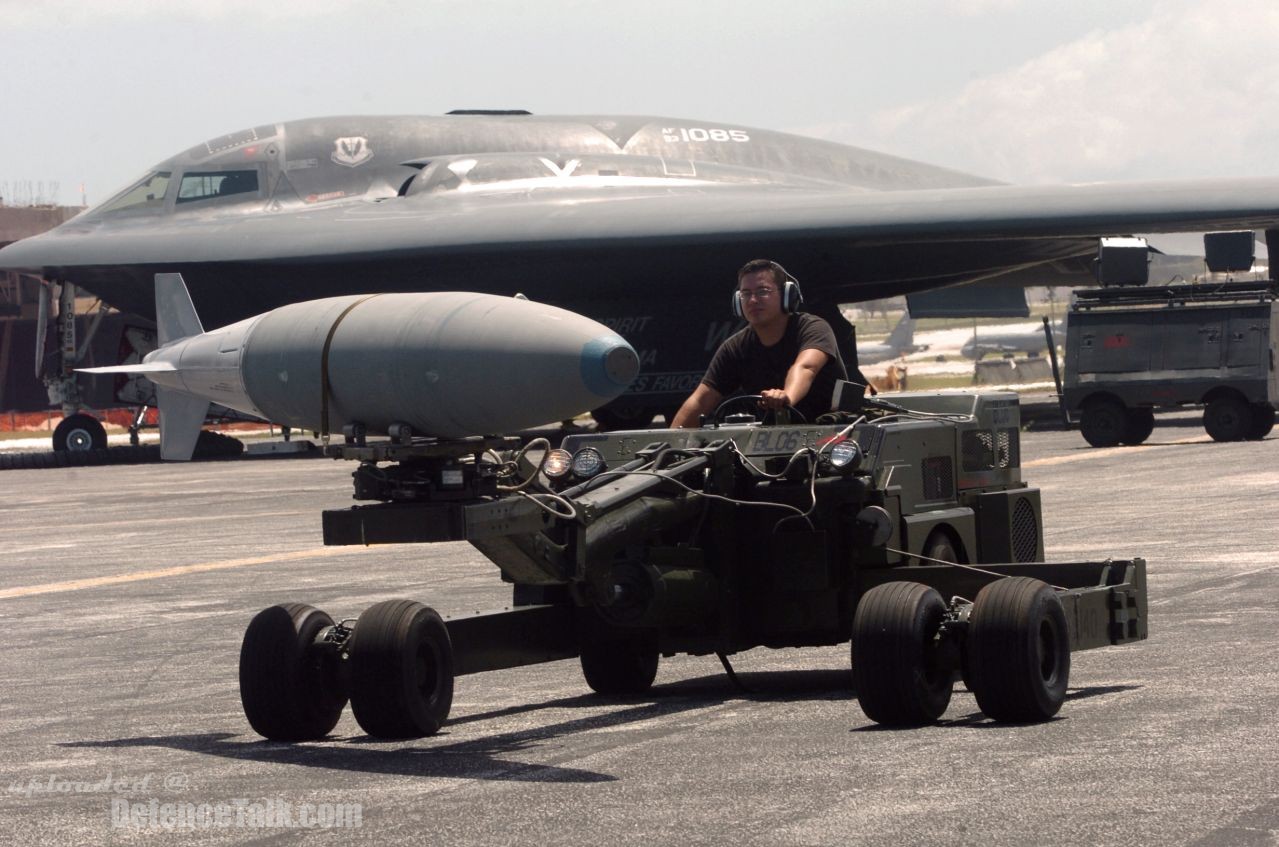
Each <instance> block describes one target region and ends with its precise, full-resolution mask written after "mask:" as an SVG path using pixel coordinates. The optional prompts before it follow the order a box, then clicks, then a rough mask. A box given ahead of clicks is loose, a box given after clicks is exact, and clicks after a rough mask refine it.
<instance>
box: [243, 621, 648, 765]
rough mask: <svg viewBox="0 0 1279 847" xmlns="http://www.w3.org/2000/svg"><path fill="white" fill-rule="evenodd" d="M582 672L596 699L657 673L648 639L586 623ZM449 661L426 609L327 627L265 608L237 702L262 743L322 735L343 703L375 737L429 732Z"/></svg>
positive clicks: (450, 669)
mask: <svg viewBox="0 0 1279 847" xmlns="http://www.w3.org/2000/svg"><path fill="white" fill-rule="evenodd" d="M579 642H580V643H579V652H580V659H581V664H582V672H583V675H584V676H585V677H586V682H587V684H588V685H589V686H590V687H591V688H592V689H593V690H595V691H597V692H599V693H601V694H609V695H620V694H637V693H641V692H643V691H646V690H648V688H649V687H650V686H652V684H653V679H654V678H655V677H656V676H657V665H658V660H659V655H658V649H657V643H656V640H655V639H653V640H645V639H637V638H635V637H633V636H627V635H624V634H619V633H617V632H614V631H611V630H609V629H608V628H607V627H606V626H605V625H604V624H603V623H602V622H600V621H596V620H594V619H591V620H588V621H586V622H585V623H584V625H583V626H582V627H581V632H580V634H579ZM454 672H455V656H454V652H453V643H452V639H451V638H450V636H449V631H448V627H447V625H446V624H445V623H444V621H443V620H442V619H441V618H440V616H439V614H438V613H436V611H435V610H434V609H432V608H430V607H429V606H424V605H422V604H421V603H417V602H414V601H412V600H387V601H384V602H382V603H378V604H376V605H374V606H372V607H370V608H369V609H368V610H367V611H365V612H364V614H362V615H360V617H359V619H358V620H356V621H342V622H340V623H335V622H334V620H333V618H332V617H330V616H329V615H328V614H326V613H324V612H322V611H320V610H319V609H316V608H314V607H313V606H308V605H306V604H304V603H286V604H282V605H279V606H272V607H270V608H268V609H264V610H262V611H261V612H259V613H258V614H257V616H256V617H254V618H253V620H252V621H251V622H250V623H249V628H248V630H247V631H246V632H245V634H244V641H243V643H242V644H241V646H240V701H241V703H242V704H243V706H244V714H245V717H247V718H248V720H249V725H250V726H252V727H253V729H254V731H256V732H257V733H258V734H259V735H261V736H263V737H265V738H269V739H271V740H272V741H311V740H315V739H318V738H323V737H324V736H326V735H328V734H329V733H330V732H331V731H332V730H333V727H335V726H336V725H337V722H338V719H339V718H340V717H341V716H342V709H343V708H344V707H345V706H346V704H347V702H348V701H349V702H350V704H351V712H352V713H353V714H354V715H355V720H356V722H357V723H358V724H359V725H360V728H361V729H363V730H364V731H365V732H366V733H368V734H369V735H371V736H374V737H376V738H420V737H423V736H428V735H434V734H435V733H436V732H438V731H439V729H440V727H441V726H442V725H443V724H444V721H445V719H446V718H447V717H448V714H449V709H450V708H451V707H452V705H453V679H454Z"/></svg>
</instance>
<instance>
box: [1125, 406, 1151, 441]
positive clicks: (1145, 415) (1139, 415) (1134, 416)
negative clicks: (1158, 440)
mask: <svg viewBox="0 0 1279 847" xmlns="http://www.w3.org/2000/svg"><path fill="white" fill-rule="evenodd" d="M1154 431H1155V412H1154V410H1153V409H1151V408H1149V407H1138V408H1136V409H1129V410H1128V412H1127V414H1126V415H1125V416H1124V431H1123V434H1122V435H1121V436H1120V437H1119V440H1120V441H1122V442H1123V443H1124V444H1131V445H1133V446H1136V445H1138V444H1142V443H1144V442H1145V440H1146V439H1147V438H1149V437H1150V433H1152V432H1154Z"/></svg>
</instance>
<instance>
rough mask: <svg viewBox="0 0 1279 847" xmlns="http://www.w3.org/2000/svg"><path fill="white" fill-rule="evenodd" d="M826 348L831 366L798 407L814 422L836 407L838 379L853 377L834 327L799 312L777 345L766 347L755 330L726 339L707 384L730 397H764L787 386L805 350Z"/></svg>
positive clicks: (706, 381) (817, 377)
mask: <svg viewBox="0 0 1279 847" xmlns="http://www.w3.org/2000/svg"><path fill="white" fill-rule="evenodd" d="M810 348H811V349H814V350H820V351H822V352H823V353H825V354H826V356H827V359H826V364H825V365H824V366H823V367H822V369H821V370H820V371H818V372H817V376H816V377H815V378H814V379H813V385H812V387H811V388H809V390H808V394H807V395H805V397H804V399H803V400H800V401H799V402H798V403H796V404H795V408H797V409H799V411H800V412H801V413H802V414H803V415H804V417H805V418H806V419H807V420H808V421H809V422H812V421H813V420H814V419H816V417H817V416H818V415H820V414H823V413H825V412H829V411H830V408H831V396H832V395H833V394H834V393H835V380H837V379H847V378H848V374H847V372H846V371H845V370H844V362H843V360H842V359H840V358H839V346H838V345H837V344H836V343H835V332H834V331H833V330H832V329H831V328H830V324H828V323H826V321H824V320H822V319H821V318H819V317H817V316H816V315H810V314H808V313H806V312H796V313H794V314H792V315H791V316H790V319H789V320H788V321H787V322H786V332H785V333H784V334H783V335H782V339H781V340H780V341H778V342H777V343H776V344H774V345H773V346H772V347H765V346H764V344H763V343H762V342H761V341H760V340H759V336H758V335H756V334H755V331H754V330H752V329H751V328H750V327H749V326H748V327H745V328H743V329H742V330H740V331H738V332H735V333H733V334H732V335H730V336H729V337H728V338H726V339H724V343H723V344H721V345H719V349H718V350H716V351H715V357H714V358H713V359H711V364H710V367H709V368H707V369H706V376H704V377H702V382H704V383H706V384H707V385H709V386H710V387H711V388H713V389H715V390H716V391H718V392H719V393H720V394H723V395H724V396H725V397H728V396H730V395H732V394H760V393H762V392H763V391H764V389H766V388H785V387H786V374H787V372H788V371H789V370H790V369H791V365H793V364H795V359H796V357H798V356H799V354H800V352H801V351H804V350H808V349H810Z"/></svg>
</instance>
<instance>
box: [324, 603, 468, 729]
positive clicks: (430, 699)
mask: <svg viewBox="0 0 1279 847" xmlns="http://www.w3.org/2000/svg"><path fill="white" fill-rule="evenodd" d="M348 661H350V663H351V711H352V712H353V713H354V714H355V720H356V722H358V723H359V725H360V728H361V729H363V730H364V731H365V732H367V733H368V734H369V735H372V736H374V737H375V738H420V737H422V736H426V735H434V734H435V733H437V732H439V731H440V727H441V726H443V725H444V721H445V720H446V719H447V718H448V716H449V709H450V708H451V707H452V705H453V643H452V641H451V640H450V639H449V631H448V628H447V627H446V626H445V625H444V621H443V620H442V619H441V618H440V616H439V615H438V614H437V613H436V611H435V610H434V609H432V608H431V607H429V606H424V605H422V604H421V603H417V602H414V601H412V600H386V601H384V602H381V603H377V604H375V605H373V606H371V607H369V609H368V610H367V611H365V613H364V614H362V615H360V618H359V620H358V621H356V623H355V632H354V633H352V635H351V641H350V649H349V659H348Z"/></svg>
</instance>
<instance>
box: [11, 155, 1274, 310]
mask: <svg viewBox="0 0 1279 847" xmlns="http://www.w3.org/2000/svg"><path fill="white" fill-rule="evenodd" d="M107 227H108V224H106V223H96V222H87V223H84V224H80V225H78V224H77V222H75V221H73V222H71V223H69V224H65V225H63V226H62V227H60V228H59V229H57V230H55V231H53V232H51V233H48V234H46V235H44V236H40V237H37V238H33V239H29V240H26V241H22V242H18V243H16V244H14V245H11V246H9V247H7V248H5V249H4V250H3V251H0V267H5V268H11V269H28V270H36V271H44V272H47V273H48V272H52V273H53V274H55V275H59V276H62V277H64V278H71V279H73V280H74V279H75V277H76V274H75V273H74V272H73V270H74V269H75V268H89V269H93V268H105V267H111V266H119V265H121V264H128V265H132V266H135V267H139V268H140V269H141V270H142V272H150V271H153V270H155V269H162V270H172V271H184V270H186V269H192V273H190V274H189V276H188V279H193V280H194V282H193V284H192V294H193V296H195V297H196V301H197V305H198V306H200V307H201V309H202V310H204V309H206V308H208V306H207V305H206V304H207V301H208V300H209V299H211V298H212V296H213V294H212V292H211V291H210V290H208V289H204V290H202V289H201V287H200V278H201V274H200V273H199V271H198V268H200V267H202V266H206V267H212V266H217V267H218V268H219V269H226V268H230V267H234V266H236V265H243V266H245V267H246V268H252V269H253V271H254V273H256V274H257V275H258V276H259V277H261V278H262V281H261V285H262V286H263V287H269V285H270V281H271V280H270V277H271V274H270V273H266V274H263V273H262V271H263V270H267V271H271V270H275V271H276V272H280V271H282V270H283V269H285V268H294V269H295V270H296V268H298V267H308V268H311V269H312V270H314V271H315V272H316V275H317V279H318V278H319V276H320V275H322V274H328V275H330V276H333V275H335V274H339V271H337V270H335V269H340V268H343V267H345V269H346V271H345V272H346V277H347V281H346V284H345V290H358V286H356V285H355V284H354V282H353V281H352V280H351V279H350V277H351V265H353V264H359V265H361V266H373V267H379V268H382V269H383V271H384V272H383V274H382V276H381V278H380V279H379V282H380V290H394V289H405V290H407V289H411V288H413V287H414V286H415V285H421V284H425V285H426V288H427V290H433V289H435V288H437V287H440V286H454V287H462V288H469V289H471V290H481V291H482V290H493V291H506V290H528V293H530V294H533V295H534V296H546V297H551V298H555V297H563V296H566V295H567V293H569V292H572V293H575V294H580V293H581V292H580V287H578V284H577V283H576V281H575V280H572V281H568V280H563V279H560V280H559V282H558V284H559V285H560V286H561V287H560V288H557V287H556V285H557V282H556V280H554V279H551V277H553V276H555V275H561V276H562V275H563V274H565V273H571V269H572V268H574V267H575V266H576V265H577V264H578V263H580V262H581V261H583V260H585V261H587V262H590V263H592V264H593V266H594V267H595V268H602V269H604V270H605V271H606V274H605V278H611V279H614V280H616V281H617V282H619V283H626V282H644V284H647V285H652V286H656V287H657V288H661V287H662V285H663V283H662V281H661V280H662V279H669V280H671V282H670V284H671V285H672V286H675V285H678V286H681V287H683V286H686V285H687V284H688V282H689V280H690V279H696V278H698V277H699V276H702V275H704V274H717V277H716V278H718V277H722V276H723V275H724V273H725V270H724V269H725V268H730V269H731V268H732V267H736V266H737V265H739V264H740V263H741V261H744V260H745V259H747V258H750V257H751V256H753V255H772V256H777V257H780V258H783V259H784V261H785V262H786V263H787V265H788V267H790V269H791V270H792V271H793V272H794V273H796V275H798V276H799V277H800V278H801V279H803V280H804V284H805V293H806V294H807V295H808V297H809V298H810V299H820V300H827V301H830V300H835V301H840V302H849V301H856V300H864V299H869V298H873V297H881V296H885V295H888V294H901V293H908V292H910V291H918V290H924V289H927V288H935V287H939V286H942V285H948V284H953V283H957V282H966V281H972V280H977V279H987V278H992V277H997V276H999V275H1001V274H1009V273H1016V272H1020V271H1024V270H1025V269H1028V268H1034V267H1036V266H1041V265H1045V264H1046V263H1050V262H1054V261H1058V260H1064V259H1070V258H1074V257H1079V256H1083V255H1088V254H1091V253H1092V252H1093V251H1094V250H1095V249H1096V242H1095V239H1096V238H1097V237H1098V236H1102V235H1110V234H1117V233H1132V232H1173V231H1202V230H1215V229H1279V178H1265V179H1213V180H1196V181H1175V182H1174V181H1165V182H1143V183H1095V184H1083V185H1065V186H1004V185H1000V186H986V187H975V188H945V189H923V190H904V191H856V190H841V189H825V188H823V189H820V190H819V189H813V188H789V187H786V188H783V187H778V186H770V185H725V184H716V183H707V184H700V185H699V184H684V185H672V186H663V187H651V186H646V187H635V186H631V187H619V188H616V189H599V188H592V189H590V190H587V189H583V188H551V187H534V188H527V187H526V188H523V189H520V190H515V191H477V192H461V191H454V192H441V193H423V194H416V195H415V194H409V195H407V196H397V197H391V198H387V199H382V200H378V201H365V200H361V201H357V202H347V203H342V204H337V205H333V206H330V207H316V208H305V209H300V210H285V211H278V212H259V213H252V214H238V215H226V216H223V217H218V218H212V219H210V218H184V217H182V216H177V215H174V216H170V217H167V218H164V219H160V220H156V219H150V220H148V221H147V222H146V223H145V224H142V223H139V224H138V225H132V226H130V225H128V224H116V223H113V224H111V225H110V227H109V228H107ZM108 233H109V235H110V237H101V236H103V235H107V234H108ZM392 266H394V267H396V268H398V269H399V270H398V272H397V271H393V270H392ZM321 268H322V269H323V271H320V270H319V269H321ZM405 268H408V269H410V271H405V270H404V269H405ZM409 276H411V277H412V279H410V278H409ZM218 279H219V280H220V281H225V277H224V276H219V277H218ZM570 283H571V286H570ZM81 284H82V285H84V286H85V287H87V288H89V290H91V291H94V292H95V293H97V294H99V295H100V296H103V297H104V298H106V299H108V300H109V301H111V302H115V303H120V301H122V300H123V301H126V302H124V303H123V305H124V306H126V307H130V308H132V309H133V310H135V311H142V312H144V313H145V312H146V311H149V309H148V308H147V305H146V304H139V303H133V302H129V301H130V300H131V299H132V298H130V297H129V296H127V294H126V293H125V292H122V291H107V290H103V289H104V288H108V287H110V283H109V282H108V281H103V282H102V283H101V284H100V285H98V287H97V288H95V285H94V280H93V278H92V276H91V275H90V276H89V277H88V278H87V279H85V280H81ZM343 285H344V283H343V282H342V281H341V280H339V279H336V278H334V279H333V280H332V281H331V282H330V284H329V287H328V288H327V289H324V290H321V291H319V292H316V291H312V292H309V296H319V294H321V293H336V292H338V291H341V290H344V289H343ZM530 289H531V290H530ZM419 290H420V289H419ZM237 293H238V294H241V295H243V294H244V292H243V291H240V292H237ZM289 299H297V296H296V292H293V293H291V294H290V295H288V296H281V297H277V298H274V299H273V300H268V301H265V302H264V301H255V302H246V303H245V305H244V308H245V309H256V310H260V309H261V308H262V307H264V306H270V305H277V304H278V303H280V302H287V301H288V300H289ZM201 300H204V301H205V302H201ZM241 316H242V315H241ZM232 317H236V315H230V314H221V315H219V318H220V319H222V320H225V319H228V318H232Z"/></svg>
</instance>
